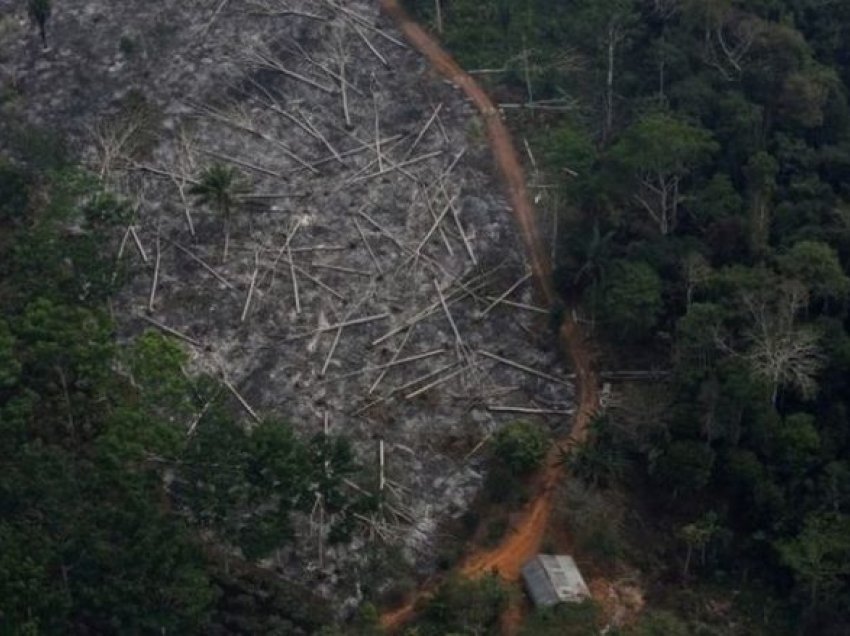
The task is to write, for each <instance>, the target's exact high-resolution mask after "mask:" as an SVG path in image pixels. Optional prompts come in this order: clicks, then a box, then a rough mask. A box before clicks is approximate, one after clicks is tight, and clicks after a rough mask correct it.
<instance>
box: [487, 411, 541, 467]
mask: <svg viewBox="0 0 850 636" xmlns="http://www.w3.org/2000/svg"><path fill="white" fill-rule="evenodd" d="M548 447H549V440H548V439H547V437H546V433H545V432H543V431H542V430H541V429H540V427H539V426H535V425H534V424H531V423H529V422H524V421H517V422H513V423H511V424H508V425H507V426H505V427H503V428H501V429H499V431H498V432H497V433H496V436H495V437H494V439H493V450H494V452H495V454H496V457H497V458H498V459H499V460H500V461H501V462H503V463H504V464H505V465H506V466H507V467H508V468H509V469H510V470H511V471H513V472H515V473H517V474H521V475H522V474H527V473H530V472H532V471H533V470H535V469H536V468H537V467H538V466H539V465H540V462H541V461H543V458H544V457H545V456H546V450H547V449H548Z"/></svg>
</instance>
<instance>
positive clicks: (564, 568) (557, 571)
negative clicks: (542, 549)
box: [522, 554, 590, 606]
mask: <svg viewBox="0 0 850 636" xmlns="http://www.w3.org/2000/svg"><path fill="white" fill-rule="evenodd" d="M522 576H523V579H524V580H525V585H526V587H527V588H528V593H529V594H530V596H531V599H532V600H533V601H534V604H535V605H539V606H548V605H555V604H557V603H564V602H577V601H581V600H583V599H585V598H588V597H589V596H590V591H589V590H588V589H587V584H586V583H585V582H584V578H583V577H582V575H581V572H579V569H578V566H576V562H575V561H574V560H573V558H572V557H570V556H567V555H555V554H539V555H537V556H536V557H535V558H534V559H532V560H531V561H529V562H528V563H526V564H525V566H524V567H523V568H522Z"/></svg>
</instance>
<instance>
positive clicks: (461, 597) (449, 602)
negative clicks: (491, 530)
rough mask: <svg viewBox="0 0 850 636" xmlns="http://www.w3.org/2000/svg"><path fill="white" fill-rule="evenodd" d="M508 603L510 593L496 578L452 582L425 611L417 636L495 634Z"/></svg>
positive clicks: (451, 579) (422, 614)
mask: <svg viewBox="0 0 850 636" xmlns="http://www.w3.org/2000/svg"><path fill="white" fill-rule="evenodd" d="M507 602H508V593H507V590H506V589H505V588H504V587H503V585H502V582H501V581H500V579H499V578H498V577H496V576H493V575H487V576H484V577H482V578H480V579H477V580H471V579H463V578H459V577H453V578H450V579H449V580H448V581H446V582H445V583H443V584H442V585H441V586H440V587H439V589H438V590H437V591H436V593H435V594H434V596H433V597H431V598H430V599H429V600H428V602H427V604H426V605H425V606H424V607H423V608H422V611H421V614H420V619H419V620H418V621H417V625H416V627H417V633H418V634H421V636H445V635H446V634H458V635H469V636H473V635H475V634H492V633H495V632H496V631H498V625H499V617H500V615H501V613H502V610H504V608H505V605H506V604H507Z"/></svg>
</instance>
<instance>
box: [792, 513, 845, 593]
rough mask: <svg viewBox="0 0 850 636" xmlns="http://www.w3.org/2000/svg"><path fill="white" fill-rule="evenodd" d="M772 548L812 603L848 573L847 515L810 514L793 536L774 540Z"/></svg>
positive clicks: (837, 587)
mask: <svg viewBox="0 0 850 636" xmlns="http://www.w3.org/2000/svg"><path fill="white" fill-rule="evenodd" d="M776 549H777V550H778V551H779V554H780V557H781V559H782V561H783V563H785V564H786V565H787V566H788V567H789V568H791V570H792V571H793V572H794V576H795V578H796V579H797V581H798V583H799V584H800V585H801V586H802V587H803V588H804V589H806V591H807V592H808V596H809V602H810V603H811V604H812V605H814V604H816V603H817V602H818V601H819V600H821V598H822V597H823V596H825V595H828V594H830V593H834V592H835V590H836V589H839V588H840V587H841V581H842V578H843V577H845V576H847V574H850V518H848V517H847V516H846V515H841V514H834V513H826V514H813V515H811V516H809V517H807V518H806V522H805V526H804V528H803V530H802V531H801V532H800V533H799V534H798V535H797V536H796V537H795V538H793V539H785V540H782V541H778V542H777V543H776Z"/></svg>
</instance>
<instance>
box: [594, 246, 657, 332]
mask: <svg viewBox="0 0 850 636" xmlns="http://www.w3.org/2000/svg"><path fill="white" fill-rule="evenodd" d="M662 306H663V305H662V299H661V279H660V278H659V277H658V274H656V273H655V270H653V269H652V267H650V266H649V265H648V264H646V263H644V262H640V261H626V260H620V261H616V262H614V264H613V265H612V267H611V272H610V274H609V276H608V279H607V281H606V284H605V287H604V288H603V291H602V299H601V302H600V305H599V312H600V313H599V320H600V322H602V323H603V324H605V325H606V327H608V329H609V330H610V333H611V334H617V336H616V337H619V338H640V337H642V336H646V335H648V333H649V331H650V330H651V329H652V328H653V327H654V326H655V325H656V323H657V321H658V317H659V315H660V313H661V309H662Z"/></svg>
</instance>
